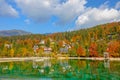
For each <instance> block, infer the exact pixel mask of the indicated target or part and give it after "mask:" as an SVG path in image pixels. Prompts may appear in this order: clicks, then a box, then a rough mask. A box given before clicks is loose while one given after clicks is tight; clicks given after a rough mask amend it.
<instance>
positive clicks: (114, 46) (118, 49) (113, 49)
mask: <svg viewBox="0 0 120 80" xmlns="http://www.w3.org/2000/svg"><path fill="white" fill-rule="evenodd" d="M107 51H108V52H109V53H110V56H112V57H119V56H120V54H119V53H120V43H119V42H118V41H111V42H109V43H108V48H107Z"/></svg>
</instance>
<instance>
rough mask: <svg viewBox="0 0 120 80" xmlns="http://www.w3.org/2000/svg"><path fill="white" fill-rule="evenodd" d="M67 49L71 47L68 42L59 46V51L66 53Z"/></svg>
mask: <svg viewBox="0 0 120 80" xmlns="http://www.w3.org/2000/svg"><path fill="white" fill-rule="evenodd" d="M69 49H71V46H70V45H69V44H66V43H65V44H64V45H63V47H62V48H60V50H59V51H60V53H68V51H69Z"/></svg>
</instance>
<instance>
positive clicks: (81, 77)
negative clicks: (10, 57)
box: [0, 59, 120, 80]
mask: <svg viewBox="0 0 120 80" xmlns="http://www.w3.org/2000/svg"><path fill="white" fill-rule="evenodd" d="M0 80H120V62H119V61H109V60H105V61H91V60H63V59H60V60H55V59H45V60H34V61H21V62H2V63H0Z"/></svg>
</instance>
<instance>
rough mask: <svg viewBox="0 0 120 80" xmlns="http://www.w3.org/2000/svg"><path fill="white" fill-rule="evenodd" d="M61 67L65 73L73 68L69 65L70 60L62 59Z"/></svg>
mask: <svg viewBox="0 0 120 80" xmlns="http://www.w3.org/2000/svg"><path fill="white" fill-rule="evenodd" d="M60 65H61V66H62V69H63V72H65V71H66V70H69V69H70V68H71V66H70V65H69V63H68V60H62V59H60Z"/></svg>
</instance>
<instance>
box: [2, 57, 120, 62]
mask: <svg viewBox="0 0 120 80" xmlns="http://www.w3.org/2000/svg"><path fill="white" fill-rule="evenodd" d="M40 59H56V58H52V57H15V58H0V62H11V61H29V60H31V61H32V60H40ZM57 59H83V60H105V58H98V57H58V58H57ZM109 60H110V61H120V58H109Z"/></svg>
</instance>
